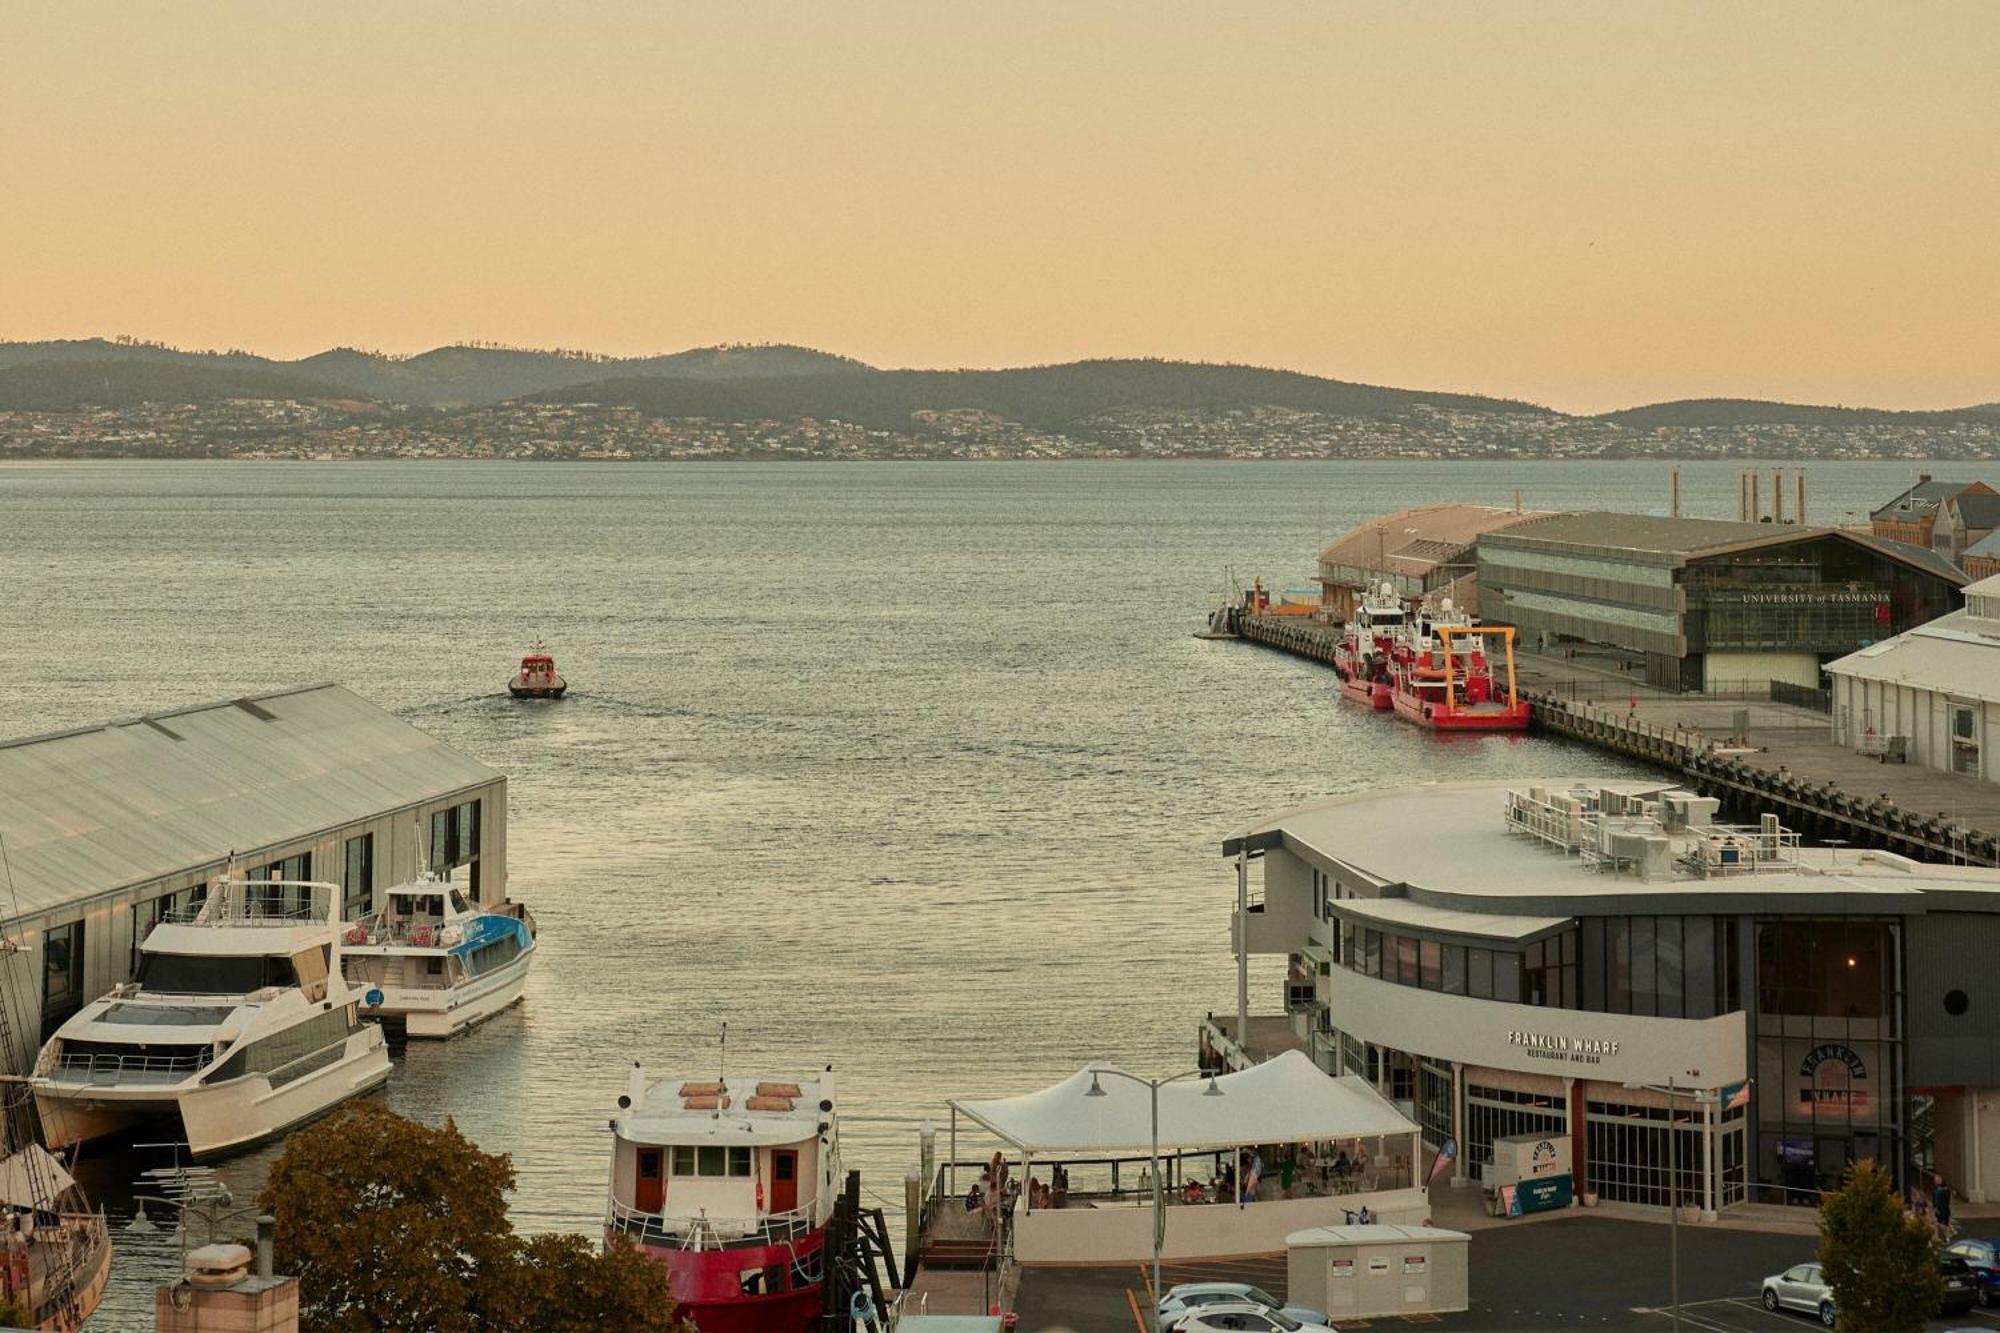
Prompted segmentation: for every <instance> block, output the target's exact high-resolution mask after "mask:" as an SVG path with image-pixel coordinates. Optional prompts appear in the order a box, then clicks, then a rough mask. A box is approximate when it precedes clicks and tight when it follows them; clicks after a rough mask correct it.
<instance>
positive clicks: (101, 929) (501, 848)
mask: <svg viewBox="0 0 2000 1333" xmlns="http://www.w3.org/2000/svg"><path fill="white" fill-rule="evenodd" d="M474 799H477V800H479V801H480V802H481V809H480V825H479V859H480V872H479V873H480V896H481V898H482V900H483V901H485V902H487V903H498V902H502V901H504V900H505V899H506V896H507V780H506V779H505V778H496V779H495V780H494V781H492V782H489V783H485V784H482V785H480V786H476V787H469V788H464V789H461V790H457V791H452V792H448V793H443V794H441V795H439V796H437V797H435V798H432V799H429V800H424V801H419V802H414V803H412V804H410V805H406V806H403V807H400V808H398V809H395V810H387V811H383V812H382V813H380V814H377V815H374V816H372V817H370V818H368V819H364V820H359V821H357V822H355V823H352V824H343V825H339V826H337V827H334V828H328V829H322V830H319V831H318V832H316V833H312V834H308V835H306V836H303V837H299V838H295V839H292V840H291V841H288V842H281V843H274V844H271V845H269V846H265V847H238V848H235V849H233V850H234V851H235V853H236V866H237V871H238V873H239V874H240V873H245V872H247V871H248V870H249V869H250V868H252V867H256V866H262V865H266V864H268V863H270V862H272V861H279V860H283V859H285V858H287V857H292V856H296V855H298V854H299V853H300V852H311V853H312V858H313V860H312V877H313V878H314V879H318V880H325V881H327V882H330V883H334V884H338V883H339V882H340V878H341V875H342V873H343V871H344V870H345V868H346V842H347V839H349V838H354V837H359V836H360V835H362V834H364V833H373V834H374V835H375V883H374V888H375V892H376V894H377V895H378V897H379V895H380V893H381V891H382V890H384V889H386V888H388V887H390V886H391V885H394V884H397V883H402V882H405V881H407V880H409V879H411V878H413V877H414V876H415V875H416V873H417V871H418V870H419V869H421V868H422V866H423V857H424V855H425V852H426V846H427V843H428V840H429V837H430V817H431V815H432V814H433V813H434V812H436V811H439V810H444V809H447V808H449V807H451V806H455V805H458V804H461V803H462V802H465V801H469V800H474ZM231 850H232V849H231V848H228V847H219V848H217V849H216V852H215V856H214V858H213V859H211V860H209V861H207V862H204V863H202V864H200V865H195V866H189V867H187V868H185V869H183V870H178V871H175V872H174V873H173V874H170V875H163V876H160V877H159V878H157V879H151V880H145V881H142V882H140V883H137V884H128V885H123V886H119V887H114V888H109V889H107V890H105V891H104V892H101V893H98V894H95V895H93V896H92V897H89V898H86V899H80V900H78V901H76V902H72V903H66V904H64V905H62V906H60V907H55V908H50V909H48V910H45V911H41V912H31V913H27V914H25V915H22V916H20V917H16V918H13V919H11V920H9V921H8V922H6V923H5V925H4V931H5V933H6V935H7V937H8V938H9V939H11V940H13V941H14V942H15V943H16V944H18V945H19V946H20V952H19V953H18V954H17V955H15V956H13V957H12V958H9V959H8V960H7V962H6V968H7V971H6V972H5V973H3V974H0V980H4V981H5V982H6V983H7V984H8V985H9V986H10V987H11V990H10V992H9V999H10V1001H11V1003H10V1006H9V1015H8V1016H9V1018H10V1019H11V1021H12V1023H13V1026H14V1036H15V1043H16V1046H17V1048H19V1049H17V1050H16V1051H15V1052H14V1055H15V1057H16V1059H17V1060H28V1059H31V1058H32V1056H33V1053H34V1051H35V1050H37V1049H39V1047H40V1044H41V1042H40V1037H41V1012H42V967H43V960H42V940H43V937H44V935H45V934H46V933H47V931H48V930H49V929H50V928H52V927H58V926H64V925H68V924H69V923H71V922H75V921H81V922H83V923H84V926H83V950H84V969H83V993H84V994H85V995H86V996H92V997H94V996H99V995H102V994H104V993H105V992H106V991H108V990H110V989H111V988H112V987H113V986H115V985H117V984H118V983H120V982H122V981H129V980H130V979H131V977H132V957H133V950H134V946H135V944H136V939H135V919H134V913H133V909H134V908H135V907H137V906H139V905H140V904H145V903H150V902H152V901H153V900H154V899H156V898H161V897H166V896H170V895H172V894H175V893H179V892H181V891H183V890H185V889H188V888H191V887H193V886H194V885H196V884H202V883H206V882H209V881H211V880H213V879H215V878H217V877H219V876H220V875H221V874H222V873H223V870H224V868H225V865H226V861H227V858H228V855H229V853H230V851H231ZM464 873H465V872H464V870H463V868H461V870H460V871H459V872H458V874H459V875H460V876H461V877H462V876H463V875H464ZM13 1067H14V1068H26V1067H27V1066H26V1064H23V1063H17V1064H15V1065H14V1066H13Z"/></svg>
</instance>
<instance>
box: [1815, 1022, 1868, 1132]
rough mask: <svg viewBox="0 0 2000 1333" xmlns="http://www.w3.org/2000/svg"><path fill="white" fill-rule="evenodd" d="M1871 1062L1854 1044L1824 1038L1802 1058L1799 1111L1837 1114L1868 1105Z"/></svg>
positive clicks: (1850, 1112) (1849, 1112)
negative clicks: (1857, 1050) (1844, 1043)
mask: <svg viewBox="0 0 2000 1333" xmlns="http://www.w3.org/2000/svg"><path fill="white" fill-rule="evenodd" d="M1867 1085H1868V1066H1867V1065H1866V1064H1865V1063H1864V1062H1863V1061H1862V1059H1861V1056H1860V1055H1859V1054H1857V1053H1856V1052H1855V1050H1854V1048H1853V1047H1851V1046H1843V1045H1842V1044H1840V1043H1839V1042H1833V1041H1829V1042H1824V1043H1822V1044H1821V1045H1818V1046H1815V1047H1813V1048H1812V1049H1811V1050H1810V1051H1808V1052H1806V1057H1805V1059H1803V1060H1801V1061H1799V1114H1800V1115H1801V1116H1806V1117H1810V1116H1811V1115H1812V1114H1813V1112H1814V1111H1815V1110H1819V1111H1820V1112H1821V1114H1825V1113H1826V1112H1827V1111H1828V1110H1831V1111H1832V1113H1833V1114H1834V1115H1836V1116H1839V1115H1851V1114H1853V1113H1854V1112H1856V1111H1867V1110H1868V1109H1869V1097H1868V1086H1867Z"/></svg>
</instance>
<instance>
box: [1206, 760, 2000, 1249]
mask: <svg viewBox="0 0 2000 1333" xmlns="http://www.w3.org/2000/svg"><path fill="white" fill-rule="evenodd" d="M1224 853H1225V855H1227V856H1229V857H1230V858H1232V859H1234V860H1236V861H1237V864H1238V872H1239V879H1240V890H1239V891H1240V893H1241V894H1242V901H1241V906H1240V908H1239V912H1238V913H1237V915H1236V917H1235V921H1236V927H1235V931H1234V933H1235V937H1236V940H1237V945H1238V947H1239V948H1240V949H1242V950H1243V951H1245V953H1244V960H1243V961H1244V962H1245V963H1246V967H1245V968H1244V972H1243V974H1244V975H1246V976H1247V959H1248V957H1249V956H1251V955H1274V956H1281V957H1283V958H1284V959H1285V960H1286V966H1287V973H1286V984H1285V992H1284V1001H1285V1003H1284V1018H1283V1021H1282V1024H1279V1023H1276V1022H1274V1021H1272V1016H1266V1018H1265V1019H1264V1020H1263V1021H1262V1022H1261V1023H1259V1022H1257V1021H1255V1020H1252V1021H1249V1022H1246V1023H1244V1024H1242V1025H1241V1026H1237V1025H1229V1026H1228V1028H1227V1030H1226V1031H1225V1030H1224V1025H1223V1024H1220V1023H1217V1022H1216V1021H1215V1020H1211V1021H1210V1022H1209V1024H1207V1025H1206V1031H1205V1033H1204V1040H1205V1041H1206V1042H1208V1043H1209V1044H1210V1045H1211V1047H1212V1048H1220V1049H1222V1050H1223V1051H1224V1052H1225V1053H1226V1054H1227V1057H1228V1062H1229V1063H1232V1064H1242V1063H1247V1062H1250V1061H1253V1060H1255V1059H1257V1058H1261V1057H1262V1056H1264V1055H1267V1054H1269V1049H1268V1048H1272V1047H1276V1048H1296V1049H1302V1050H1304V1051H1305V1052H1306V1053H1307V1054H1308V1055H1310V1056H1311V1058H1312V1059H1314V1060H1315V1061H1316V1062H1317V1063H1319V1064H1320V1065H1321V1067H1322V1068H1325V1069H1327V1070H1329V1071H1332V1072H1351V1073H1357V1074H1362V1075H1365V1076H1366V1077H1367V1078H1368V1079H1369V1080H1370V1081H1371V1082H1372V1083H1373V1084H1374V1085H1375V1086H1376V1087H1377V1088H1378V1089H1380V1090H1381V1091H1382V1092H1383V1093H1384V1094H1385V1095H1387V1096H1389V1097H1390V1098H1391V1099H1392V1100H1394V1101H1395V1102H1397V1103H1398V1104H1399V1105H1400V1106H1401V1107H1402V1108H1403V1109H1404V1111H1405V1114H1407V1115H1409V1116H1410V1118H1411V1119H1412V1120H1414V1121H1416V1122H1417V1123H1418V1124H1419V1125H1421V1126H1422V1127H1423V1136H1424V1139H1425V1142H1426V1145H1427V1149H1426V1150H1427V1152H1429V1151H1435V1149H1436V1148H1437V1146H1438V1145H1440V1144H1441V1143H1442V1142H1443V1141H1444V1140H1445V1139H1446V1138H1447V1137H1450V1138H1453V1139H1455V1140H1456V1141H1457V1142H1458V1143H1459V1144H1460V1145H1461V1152H1460V1155H1459V1158H1458V1165H1457V1170H1458V1172H1459V1174H1460V1176H1461V1177H1462V1178H1464V1177H1470V1178H1478V1177H1480V1176H1481V1175H1482V1174H1483V1173H1484V1172H1485V1171H1486V1170H1487V1169H1488V1167H1489V1166H1490V1164H1491V1163H1492V1161H1493V1144H1494V1142H1495V1140H1496V1139H1501V1138H1505V1137H1507V1136H1509V1135H1514V1134H1525V1133H1536V1134H1551V1135H1557V1134H1560V1135H1568V1136H1569V1137H1570V1140H1571V1143H1572V1148H1573V1154H1574V1160H1575V1171H1576V1177H1577V1180H1576V1188H1577V1191H1578V1192H1579V1193H1580V1194H1581V1193H1591V1194H1596V1195H1598V1196H1599V1197H1601V1198H1603V1199H1606V1200H1614V1201H1621V1202H1628V1203H1636V1204H1643V1205H1664V1204H1665V1203H1666V1202H1667V1199H1668V1192H1669V1169H1670V1168H1669V1162H1670V1161H1676V1162H1677V1164H1678V1176H1679V1186H1678V1194H1679V1197H1680V1198H1681V1200H1682V1201H1683V1202H1684V1203H1687V1204H1691V1205H1697V1206H1699V1207H1700V1208H1701V1209H1702V1210H1704V1211H1705V1212H1707V1213H1710V1214H1713V1213H1715V1212H1718V1211H1720V1210H1723V1209H1726V1208H1729V1207H1731V1206H1732V1205H1735V1204H1738V1203H1741V1202H1744V1201H1746V1200H1756V1201H1760V1202H1788V1203H1798V1204H1810V1203H1815V1202H1816V1201H1817V1199H1818V1195H1819V1192H1820V1191H1821V1190H1824V1189H1826V1188H1828V1187H1829V1186H1831V1185H1832V1184H1833V1183H1834V1182H1835V1181H1837V1180H1838V1178H1839V1176H1840V1173H1841V1171H1842V1170H1843V1169H1844V1168H1845V1167H1846V1166H1847V1165H1848V1164H1849V1163H1851V1162H1853V1161H1856V1160H1858V1159H1861V1158H1874V1159H1876V1160H1878V1161H1881V1162H1883V1163H1884V1164H1886V1165H1887V1166H1889V1167H1890V1169H1891V1170H1892V1171H1893V1172H1894V1173H1895V1174H1896V1176H1897V1178H1898V1179H1899V1180H1901V1181H1904V1182H1906V1183H1907V1182H1914V1181H1919V1180H1921V1179H1927V1178H1928V1175H1927V1173H1930V1172H1938V1173H1941V1174H1942V1175H1943V1176H1944V1177H1945V1178H1946V1179H1947V1180H1949V1181H1950V1182H1951V1184H1952V1186H1953V1188H1954V1189H1955V1190H1957V1191H1958V1192H1959V1193H1960V1194H1961V1195H1963V1196H1964V1197H1967V1198H1969V1199H1973V1200H1984V1199H1986V1198H1987V1197H1989V1196H1990V1195H1994V1194H2000V1024H1996V1023H1995V1021H1994V1020H1995V1017H1996V1016H2000V973H1996V972H1995V969H1994V968H1993V967H1992V963H1991V960H1992V959H1993V958H1994V957H1995V956H1996V950H2000V871H1995V870H1991V869H1980V868H1971V867H1963V866H1944V865H1929V864H1922V863H1918V862H1914V861H1910V860H1908V859H1906V858H1903V857H1900V856H1895V855H1892V854H1888V853H1881V852H1870V851H1859V850H1855V849H1851V848H1849V849H1813V848H1805V847H1802V846H1800V843H1799V839H1798V838H1797V837H1796V836H1795V835H1794V834H1792V833H1790V832H1789V831H1787V830H1785V829H1784V828H1782V827H1780V826H1779V824H1778V822H1777V820H1776V819H1775V818H1774V817H1770V816H1766V817H1765V818H1764V819H1763V820H1762V821H1760V822H1759V823H1758V824H1756V825H1752V826H1747V827H1744V826H1730V825H1725V824H1722V823H1720V822H1718V820H1717V811H1716V803H1715V802H1714V801H1713V800H1710V799H1705V798H1702V797H1698V796H1695V795H1693V794H1692V793H1689V792H1685V791H1681V790H1678V789H1675V788H1672V787H1662V786H1659V785H1648V784H1642V783H1635V782H1606V783H1588V784H1583V783H1579V784H1568V783H1551V784H1549V785H1546V786H1526V785H1520V784H1516V785H1512V786H1510V785H1509V784H1505V783H1491V782H1487V783H1472V784H1454V785H1440V786H1424V787H1416V788H1405V789H1401V790H1394V791H1370V792H1365V793H1361V794H1358V795H1352V796H1346V797H1341V798H1336V799H1333V800H1329V801H1324V802H1321V803H1319V804H1315V805H1310V806H1305V807H1302V808H1300V809H1297V810H1293V811H1289V812H1287V813H1285V814H1283V815H1280V816H1278V817H1276V818H1274V819H1271V820H1269V821H1267V822H1265V823H1262V824H1260V825H1258V826H1256V827H1255V828H1253V829H1252V830H1250V831H1249V832H1248V833H1246V834H1245V835H1243V836H1242V837H1239V838H1233V839H1230V840H1229V841H1228V842H1227V843H1226V844H1225V845H1224ZM1253 863H1255V864H1254V865H1253ZM1258 867H1261V875H1259V874H1257V873H1255V872H1256V869H1257V868H1258ZM1260 879H1261V884H1259V883H1258V881H1259V880H1260ZM1248 998H1249V997H1248V995H1247V993H1246V994H1244V995H1242V996H1240V997H1239V1004H1240V1006H1241V1009H1242V1010H1243V1011H1245V1017H1246V1018H1247V1017H1248V1015H1247V1009H1248ZM1260 1027H1261V1029H1262V1030H1263V1031H1264V1032H1265V1033H1266V1034H1267V1036H1266V1038H1265V1039H1264V1040H1263V1042H1262V1044H1263V1046H1264V1047H1266V1048H1267V1049H1258V1046H1259V1041H1258V1039H1257V1037H1256V1033H1257V1032H1258V1030H1259V1028H1260ZM1245 1032H1248V1033H1250V1034H1251V1039H1250V1040H1248V1041H1245V1042H1242V1043H1237V1042H1236V1041H1235V1040H1234V1038H1235V1037H1236V1036H1237V1035H1238V1034H1242V1033H1245ZM1272 1033H1275V1034H1276V1035H1275V1036H1270V1035H1268V1034H1272ZM1670 1135H1671V1136H1673V1142H1672V1143H1671V1144H1670V1142H1669V1136H1670Z"/></svg>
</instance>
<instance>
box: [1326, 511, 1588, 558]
mask: <svg viewBox="0 0 2000 1333" xmlns="http://www.w3.org/2000/svg"><path fill="white" fill-rule="evenodd" d="M1548 517H1550V515H1549V514H1548V513H1546V512H1543V511H1540V510H1532V509H1530V510H1520V509H1503V508H1501V507H1499V506H1497V505H1476V504H1433V505H1419V506H1417V507H1416V508H1414V509H1403V510H1398V511H1397V512H1396V513H1393V514H1384V515H1383V516H1382V517H1381V518H1378V519H1376V520H1375V521H1374V522H1372V523H1364V524H1362V525H1361V526H1360V527H1358V528H1355V529H1354V530H1353V531H1351V532H1349V533H1347V534H1346V535H1344V536H1342V537H1341V538H1340V539H1339V540H1338V541H1336V542H1334V543H1333V544H1332V545H1331V546H1328V547H1327V548H1326V549H1324V550H1322V551H1321V552H1320V553H1319V558H1320V564H1321V566H1322V567H1325V566H1328V565H1345V566H1348V567H1350V568H1354V569H1376V570H1382V571H1384V572H1386V573H1396V574H1410V575H1417V576H1421V575H1423V574H1426V573H1428V572H1429V571H1430V570H1432V569H1434V568H1436V567H1437V566H1438V565H1440V564H1445V563H1448V562H1450V561H1452V560H1454V559H1458V558H1460V556H1461V555H1462V553H1463V552H1464V551H1465V550H1466V549H1467V548H1468V547H1470V546H1471V545H1472V543H1473V541H1474V540H1476V539H1477V538H1478V537H1479V535H1480V534H1481V533H1484V532H1493V531H1497V530H1499V529H1502V528H1511V527H1514V526H1515V525H1517V524H1521V523H1527V522H1531V521H1534V520H1537V519H1545V518H1548ZM1466 563H1468V564H1469V563H1470V561H1469V560H1468V561H1466Z"/></svg>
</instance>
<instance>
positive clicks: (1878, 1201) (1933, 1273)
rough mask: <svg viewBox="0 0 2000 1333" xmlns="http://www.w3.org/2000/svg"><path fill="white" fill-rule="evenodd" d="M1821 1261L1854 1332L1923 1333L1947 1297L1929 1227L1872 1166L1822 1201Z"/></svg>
mask: <svg viewBox="0 0 2000 1333" xmlns="http://www.w3.org/2000/svg"><path fill="white" fill-rule="evenodd" d="M1819 1262H1820V1267H1821V1269H1822V1270H1823V1271H1824V1274H1825V1277H1826V1280H1827V1283H1828V1285H1829V1286H1831V1287H1832V1288H1833V1301H1834V1305H1835V1306H1836V1307H1838V1309H1839V1311H1840V1326H1841V1327H1842V1328H1843V1329H1846V1330H1848V1331H1849V1333H1921V1330H1922V1329H1923V1327H1924V1324H1925V1322H1926V1321H1927V1320H1929V1319H1930V1317H1931V1316H1932V1315H1934V1314H1936V1313H1937V1309H1938V1304H1939V1302H1940V1301H1942V1300H1943V1299H1944V1280H1943V1278H1941V1277H1940V1276H1939V1274H1938V1266H1937V1254H1936V1252H1935V1250H1934V1249H1933V1247H1932V1236H1931V1229H1930V1227H1929V1226H1928V1225H1926V1224H1925V1223H1924V1221H1923V1220H1922V1219H1921V1218H1918V1217H1915V1216H1913V1215H1912V1214H1911V1213H1910V1212H1909V1211H1908V1210H1907V1209H1905V1208H1904V1207H1903V1204H1902V1201H1901V1200H1900V1199H1899V1198H1897V1197H1896V1187H1895V1184H1894V1182H1893V1181H1891V1180H1890V1179H1889V1173H1888V1172H1886V1171H1884V1170H1883V1169H1882V1168H1881V1167H1880V1166H1879V1165H1877V1164H1876V1163H1875V1162H1873V1161H1867V1160H1864V1161H1861V1162H1857V1163H1855V1165H1854V1166H1852V1167H1850V1168H1849V1169H1848V1172H1847V1175H1846V1177H1845V1179H1843V1180H1842V1181H1841V1186H1840V1188H1839V1189H1837V1190H1835V1191H1834V1192H1833V1193H1831V1194H1829V1195H1827V1196H1826V1198H1825V1200H1824V1201H1822V1202H1821V1204H1820V1208H1819Z"/></svg>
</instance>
